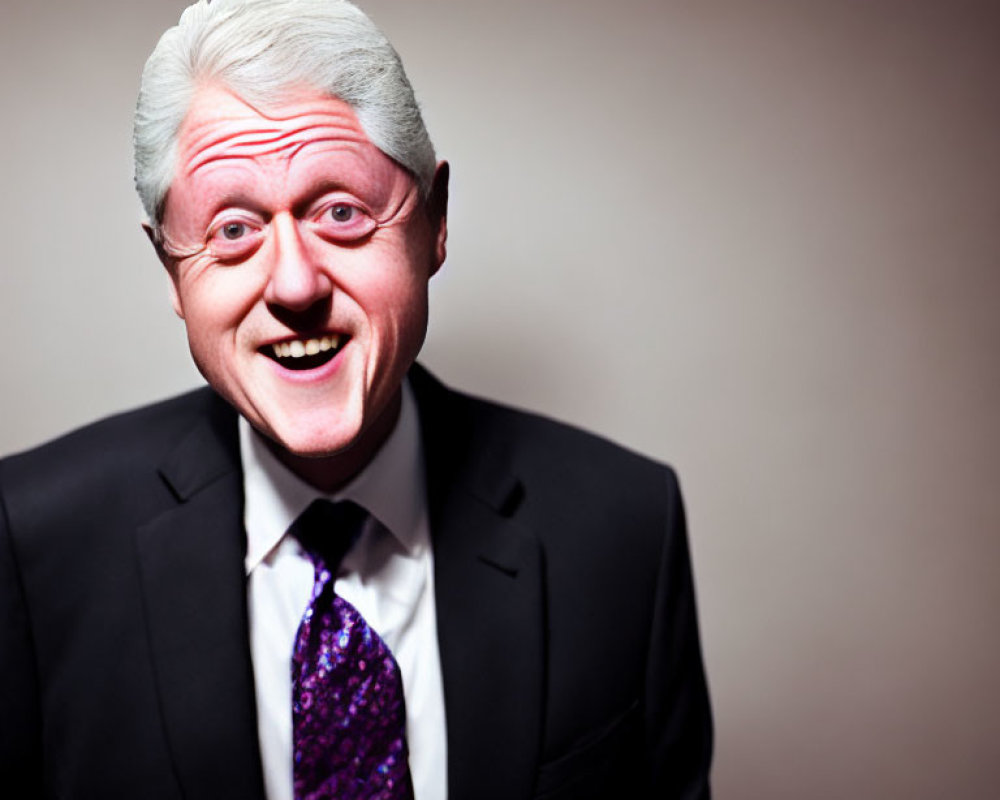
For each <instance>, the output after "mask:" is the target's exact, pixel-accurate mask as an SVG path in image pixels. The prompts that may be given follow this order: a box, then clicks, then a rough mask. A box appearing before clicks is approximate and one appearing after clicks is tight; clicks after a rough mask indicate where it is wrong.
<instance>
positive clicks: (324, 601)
mask: <svg viewBox="0 0 1000 800" xmlns="http://www.w3.org/2000/svg"><path fill="white" fill-rule="evenodd" d="M368 518H369V515H368V512H367V511H365V510H364V509H363V508H361V507H360V506H358V505H356V504H355V503H352V502H349V501H344V502H340V503H331V502H328V501H326V500H316V501H314V502H313V503H312V504H311V505H310V506H309V508H307V509H306V510H305V511H303V512H302V514H301V515H300V516H299V517H298V519H296V520H295V522H294V523H293V524H292V527H291V528H290V529H289V531H290V533H291V534H292V535H293V536H295V537H296V538H297V539H298V540H299V542H300V543H301V544H302V547H303V549H304V550H305V551H306V552H307V553H308V554H309V557H310V558H311V559H312V562H313V566H314V567H315V570H316V577H315V581H316V582H315V584H314V586H313V593H312V601H311V602H310V604H309V608H307V609H306V612H305V614H304V615H303V617H302V622H301V623H300V624H299V630H298V633H297V634H296V636H295V649H294V651H293V652H292V726H293V731H294V782H295V798H296V800H325V798H331V800H332V798H337V800H361V798H364V800H412V798H413V787H412V784H411V782H410V769H409V764H408V762H407V750H406V706H405V705H404V703H403V682H402V679H401V678H400V675H399V666H398V665H397V664H396V659H394V658H393V657H392V653H391V652H390V651H389V648H388V646H387V645H386V643H385V642H383V641H382V639H381V637H380V636H379V635H378V634H377V633H376V632H375V631H374V630H373V629H372V628H371V627H369V625H368V623H367V622H365V619H364V617H362V616H361V614H359V613H358V610H357V609H356V608H355V607H354V606H352V605H351V604H350V603H348V602H347V601H346V600H344V599H343V598H342V597H338V596H337V595H336V594H334V591H333V582H334V579H335V578H336V575H337V567H338V566H339V564H340V560H341V559H342V558H343V557H344V554H345V553H346V552H347V551H348V549H350V547H351V545H352V544H353V543H354V541H355V540H356V539H357V538H358V536H360V535H361V530H362V527H363V526H364V524H365V521H366V520H367V519H368Z"/></svg>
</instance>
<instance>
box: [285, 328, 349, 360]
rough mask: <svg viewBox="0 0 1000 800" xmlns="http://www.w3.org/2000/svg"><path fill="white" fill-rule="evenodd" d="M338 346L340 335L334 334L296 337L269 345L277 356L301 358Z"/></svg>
mask: <svg viewBox="0 0 1000 800" xmlns="http://www.w3.org/2000/svg"><path fill="white" fill-rule="evenodd" d="M339 346H340V337H339V336H337V335H336V334H334V335H331V336H324V337H323V338H321V339H296V340H295V341H292V342H278V343H276V344H272V345H271V350H272V351H273V352H274V354H275V355H276V356H277V357H278V358H302V357H303V356H314V355H316V354H317V353H325V352H326V351H327V350H333V349H336V348H337V347H339Z"/></svg>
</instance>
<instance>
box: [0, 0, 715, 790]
mask: <svg viewBox="0 0 1000 800" xmlns="http://www.w3.org/2000/svg"><path fill="white" fill-rule="evenodd" d="M135 143H136V183H137V187H138V190H139V194H140V197H141V199H142V201H143V204H144V207H145V209H146V212H147V215H148V224H147V233H148V235H149V237H150V239H151V241H152V243H153V245H154V247H155V248H156V251H157V253H158V255H159V257H160V259H161V260H162V262H163V264H164V266H165V267H166V270H167V272H168V274H169V276H170V282H171V287H172V297H173V304H174V308H175V309H176V311H177V313H178V315H179V316H180V317H181V318H182V319H183V320H184V322H185V325H186V328H187V333H188V340H189V343H190V349H191V353H192V355H193V357H194V360H195V362H196V364H197V366H198V368H199V369H200V371H201V372H202V374H203V375H204V376H205V378H206V380H207V382H208V384H209V386H210V388H205V389H202V390H199V391H195V392H193V393H190V394H188V395H185V396H182V397H179V398H175V399H173V400H168V401H166V402H164V403H160V404H158V405H155V406H152V407H149V408H146V409H140V410H138V411H135V412H132V413H129V414H125V415H120V416H118V417H114V418H111V419H109V420H105V421H103V422H100V423H97V424H96V425H93V426H90V427H88V428H84V429H82V430H80V431H77V432H75V433H73V434H70V435H69V436H66V437H64V438H62V439H60V440H58V441H55V442H53V443H50V444H48V445H46V446H44V447H41V448H39V449H37V450H34V451H31V452H28V453H24V454H21V455H19V456H16V457H13V458H9V459H7V460H5V461H4V462H2V463H0V501H2V509H0V510H2V514H0V605H2V608H3V623H4V624H3V626H2V630H0V637H2V638H0V686H2V688H0V693H2V694H0V698H2V702H0V769H2V775H0V780H2V781H3V785H4V786H5V787H7V788H8V789H9V790H10V791H13V792H14V793H15V795H14V796H20V797H31V798H34V797H60V798H64V797H65V798H86V797H99V798H137V797H142V798H182V797H183V798H202V797H204V798H209V797H211V798H218V797H227V798H229V797H231V798H265V797H266V798H269V800H280V799H283V798H292V797H295V798H304V797H344V798H353V797H379V798H381V797H386V798H388V797H393V798H395V797H403V798H406V797H416V798H417V800H443V798H445V797H448V798H452V799H453V800H454V799H455V798H476V799H480V798H505V799H507V798H531V797H539V798H541V797H546V798H604V797H664V798H707V797H708V796H709V790H708V778H707V773H708V765H709V760H710V750H711V722H710V716H709V710H708V700H707V692H706V689H705V682H704V676H703V670H702V665H701V657H700V653H699V644H698V635H697V624H696V618H695V609H694V597H693V587H692V583H691V575H690V566H689V557H688V551H687V543H686V534H685V527H684V516H683V509H682V506H681V501H680V496H679V493H678V490H677V485H676V481H675V479H674V477H673V474H672V472H671V471H670V470H669V469H668V468H666V467H663V466H661V465H657V464H654V463H653V462H650V461H648V460H646V459H643V458H642V457H639V456H636V455H634V454H631V453H628V452H626V451H623V450H621V449H619V448H617V447H615V446H613V445H611V444H609V443H607V442H604V441H602V440H600V439H598V438H596V437H593V436H590V435H588V434H584V433H582V432H580V431H576V430H573V429H570V428H568V427H566V426H563V425H560V424H557V423H554V422H551V421H547V420H544V419H541V418H539V417H535V416H532V415H528V414H524V413H521V412H516V411H513V410H511V409H506V408H502V407H499V406H496V405H493V404H490V403H486V402H483V401H479V400H475V399H472V398H469V397H466V396H463V395H460V394H458V393H455V392H452V391H450V390H448V389H445V388H444V387H443V386H441V385H440V384H439V383H438V382H437V381H436V380H435V379H434V378H432V377H431V376H430V375H428V374H427V373H426V372H425V371H423V370H422V369H421V368H419V367H418V366H415V365H414V361H415V358H416V356H417V353H418V351H419V349H420V345H421V343H422V341H423V336H424V332H425V328H426V322H427V284H428V281H429V279H430V278H431V276H432V275H433V274H434V273H435V272H436V271H437V269H438V268H439V267H440V266H441V264H442V262H443V261H444V258H445V245H446V238H447V226H446V205H447V184H448V166H447V164H446V163H444V162H441V163H436V162H435V157H434V153H433V149H432V147H431V144H430V141H429V139H428V137H427V134H426V131H425V130H424V126H423V122H422V120H421V118H420V114H419V111H418V110H417V108H416V104H415V102H414V100H413V94H412V91H411V89H410V86H409V84H408V82H407V81H406V77H405V75H404V73H403V70H402V67H401V65H400V64H399V61H398V57H397V56H396V54H395V52H394V51H393V50H392V48H391V46H390V45H389V44H388V42H386V41H385V39H384V38H383V37H382V35H381V34H380V33H379V32H378V31H377V30H376V29H375V28H374V27H373V26H372V24H371V23H370V21H369V20H368V19H367V18H366V17H365V16H364V15H363V14H362V13H361V12H360V11H358V10H357V9H356V8H355V7H354V6H352V5H350V4H348V3H346V2H342V1H341V0H270V1H269V0H215V2H207V1H206V0H203V1H202V2H199V3H196V4H195V5H193V6H191V7H190V8H188V9H187V10H186V11H185V12H184V14H183V16H182V18H181V21H180V23H179V25H178V26H177V27H176V28H174V29H171V30H170V31H168V32H167V33H166V34H165V35H164V37H163V39H161V41H160V43H159V44H158V46H157V48H156V50H155V51H154V53H153V55H152V56H151V57H150V60H149V62H148V63H147V65H146V69H145V71H144V73H143V80H142V86H141V90H140V97H139V103H138V109H137V114H136V133H135ZM334 550H336V551H337V552H336V553H335V554H334V552H333V551H334Z"/></svg>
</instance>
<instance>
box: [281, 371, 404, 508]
mask: <svg viewBox="0 0 1000 800" xmlns="http://www.w3.org/2000/svg"><path fill="white" fill-rule="evenodd" d="M402 397H403V395H402V389H397V390H396V394H395V395H394V396H393V398H392V400H391V401H389V405H388V406H386V408H385V410H383V411H382V413H381V414H380V415H379V416H378V418H377V419H376V420H375V421H374V422H372V424H371V425H369V426H368V427H367V428H365V429H364V430H363V431H362V432H361V435H360V436H358V438H357V439H356V440H355V441H354V443H353V444H352V445H351V446H350V447H348V448H347V449H346V450H342V451H341V452H339V453H336V454H335V455H332V456H318V457H315V458H310V457H307V456H299V455H296V454H295V453H292V452H290V451H288V450H286V449H285V448H283V447H281V445H279V444H277V443H276V442H274V441H272V440H271V439H269V438H265V441H266V442H267V446H268V447H269V448H270V450H271V452H272V453H274V455H275V457H276V458H277V459H278V460H279V461H280V462H281V463H282V464H284V465H285V466H286V467H288V468H289V469H290V470H291V471H292V472H294V473H295V474H296V475H298V476H299V477H300V478H301V479H302V480H304V481H305V482H306V483H308V484H309V485H310V486H313V487H314V488H316V489H319V490H320V491H321V492H325V493H326V494H332V493H333V492H336V491H337V490H338V489H340V488H341V487H342V486H344V485H345V484H347V483H348V482H349V481H350V480H351V479H352V478H353V477H354V476H355V475H357V474H358V473H359V472H361V470H363V469H364V468H365V467H366V466H367V465H368V462H370V461H371V460H372V459H373V458H374V457H375V454H376V453H377V452H378V451H379V448H380V447H382V445H383V443H384V442H385V440H386V439H388V438H389V434H390V433H392V431H393V428H395V427H396V422H397V420H398V419H399V409H400V408H401V407H402Z"/></svg>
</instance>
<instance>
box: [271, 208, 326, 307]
mask: <svg viewBox="0 0 1000 800" xmlns="http://www.w3.org/2000/svg"><path fill="white" fill-rule="evenodd" d="M271 224H272V226H273V228H272V230H273V231H274V241H273V248H274V251H273V253H272V261H271V265H270V270H271V271H270V275H269V276H268V281H267V287H266V288H265V290H264V300H265V302H267V304H268V305H270V306H274V307H280V308H283V309H287V310H289V311H305V310H306V309H309V308H312V307H313V306H314V305H315V304H316V303H317V301H319V300H322V299H325V298H327V297H329V296H330V294H331V292H332V291H333V281H332V280H331V279H330V276H329V275H328V274H327V273H326V272H325V271H324V269H323V267H322V264H320V263H319V262H318V260H317V258H316V257H315V254H312V255H311V254H310V253H309V250H308V248H307V247H306V245H305V242H303V240H302V235H301V232H300V231H299V229H298V226H297V225H296V222H295V219H294V218H292V217H291V215H286V214H278V215H276V216H275V217H274V218H273V219H272V220H271Z"/></svg>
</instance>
